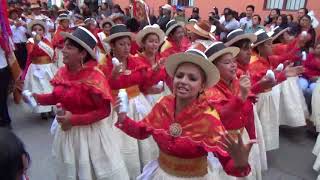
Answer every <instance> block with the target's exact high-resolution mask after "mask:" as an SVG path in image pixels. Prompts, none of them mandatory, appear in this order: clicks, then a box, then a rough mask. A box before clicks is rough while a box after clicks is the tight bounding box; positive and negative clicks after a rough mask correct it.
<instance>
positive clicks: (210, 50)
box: [205, 42, 226, 57]
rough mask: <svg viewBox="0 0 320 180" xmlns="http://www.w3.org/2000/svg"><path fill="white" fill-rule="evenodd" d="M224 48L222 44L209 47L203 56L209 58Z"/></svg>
mask: <svg viewBox="0 0 320 180" xmlns="http://www.w3.org/2000/svg"><path fill="white" fill-rule="evenodd" d="M225 48H226V46H225V45H224V44H223V43H221V42H219V43H216V44H213V45H212V46H211V47H209V48H208V49H207V50H206V51H205V54H206V56H207V57H210V56H212V55H213V54H215V53H216V52H218V51H221V50H223V49H225Z"/></svg>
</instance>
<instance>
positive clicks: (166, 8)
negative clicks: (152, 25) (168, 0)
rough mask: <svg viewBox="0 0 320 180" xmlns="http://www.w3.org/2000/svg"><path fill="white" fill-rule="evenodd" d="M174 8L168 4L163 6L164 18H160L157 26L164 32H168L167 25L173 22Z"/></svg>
mask: <svg viewBox="0 0 320 180" xmlns="http://www.w3.org/2000/svg"><path fill="white" fill-rule="evenodd" d="M171 9H172V7H171V6H170V5H168V4H166V5H164V6H162V16H161V17H159V19H158V21H157V24H158V25H159V26H160V28H161V29H162V30H163V31H166V25H167V23H168V22H169V21H170V20H171Z"/></svg>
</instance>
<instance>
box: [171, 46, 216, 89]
mask: <svg viewBox="0 0 320 180" xmlns="http://www.w3.org/2000/svg"><path fill="white" fill-rule="evenodd" d="M182 63H192V64H195V65H198V66H199V67H200V68H201V69H202V70H203V71H204V73H205V74H206V79H207V81H206V87H207V88H209V87H212V86H214V85H215V84H217V83H218V82H219V80H220V73H219V70H218V68H217V67H216V66H215V65H214V64H213V63H212V62H210V61H208V60H205V59H204V58H203V57H201V56H199V55H195V54H191V53H185V52H182V53H177V54H173V55H171V56H169V57H168V59H167V60H166V62H165V68H166V71H167V73H168V74H169V76H171V77H173V76H174V73H175V72H176V69H177V67H178V66H179V65H180V64H182Z"/></svg>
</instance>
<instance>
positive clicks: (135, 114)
mask: <svg viewBox="0 0 320 180" xmlns="http://www.w3.org/2000/svg"><path fill="white" fill-rule="evenodd" d="M106 41H107V42H108V43H109V44H110V46H111V54H112V56H113V57H111V56H108V57H107V64H106V65H103V66H102V69H103V71H104V73H105V74H106V75H108V76H109V77H107V78H108V80H109V84H110V86H111V89H112V94H113V97H114V98H115V97H117V95H118V92H119V89H126V92H127V93H128V97H129V106H130V111H129V112H128V116H129V117H130V118H132V119H134V120H140V119H142V118H144V117H145V116H146V115H147V114H148V113H149V112H150V110H151V105H150V103H149V102H148V100H147V99H146V97H145V96H144V94H143V93H141V91H144V90H146V89H148V88H150V87H152V86H153V85H154V84H157V83H158V82H159V81H160V80H161V79H163V78H162V77H165V75H166V72H165V70H164V69H163V68H158V70H157V68H156V69H155V68H150V66H148V64H146V63H145V62H144V61H143V60H142V59H141V58H139V57H135V56H132V55H130V48H131V42H132V33H131V32H129V31H128V29H127V27H126V26H125V25H123V24H119V25H115V26H112V28H111V34H110V36H109V37H107V39H106ZM116 61H118V62H116ZM154 69H155V70H154ZM156 70H157V71H156ZM116 119H117V114H116V113H115V112H114V113H112V121H113V122H115V121H116ZM116 131H117V133H118V134H119V136H120V137H119V138H120V139H119V142H120V151H121V153H122V155H123V158H124V160H125V162H126V166H127V168H128V171H129V174H130V178H131V179H135V178H136V177H137V176H138V175H139V174H140V173H141V170H142V169H141V167H143V165H145V164H146V163H147V162H149V161H150V160H152V159H154V158H155V157H156V156H157V154H158V152H157V148H156V144H155V143H154V141H153V139H152V138H149V139H146V140H143V141H138V140H136V139H134V138H131V137H129V136H127V135H126V134H124V133H123V132H121V131H120V130H118V129H116Z"/></svg>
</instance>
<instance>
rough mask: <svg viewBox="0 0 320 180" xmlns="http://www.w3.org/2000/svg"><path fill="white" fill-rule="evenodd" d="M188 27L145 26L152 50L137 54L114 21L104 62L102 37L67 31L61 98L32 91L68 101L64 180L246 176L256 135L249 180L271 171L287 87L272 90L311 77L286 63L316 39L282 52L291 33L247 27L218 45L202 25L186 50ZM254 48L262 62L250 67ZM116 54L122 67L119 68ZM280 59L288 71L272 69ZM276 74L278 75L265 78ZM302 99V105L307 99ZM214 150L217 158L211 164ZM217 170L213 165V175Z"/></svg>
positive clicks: (58, 80) (51, 100)
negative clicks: (276, 46)
mask: <svg viewBox="0 0 320 180" xmlns="http://www.w3.org/2000/svg"><path fill="white" fill-rule="evenodd" d="M39 24H40V23H39ZM39 24H34V25H33V27H32V29H33V28H36V27H37V25H39ZM40 27H41V25H40ZM184 28H185V27H184V25H182V24H180V23H177V22H175V21H170V22H169V23H168V24H167V31H166V33H164V32H163V31H161V30H160V29H159V28H158V27H156V26H147V27H145V28H144V29H143V30H141V31H140V32H139V33H138V34H137V36H136V42H137V43H138V44H139V45H141V46H142V47H143V51H142V52H141V53H139V54H137V55H135V56H133V55H130V47H131V41H132V40H133V39H134V36H133V35H132V34H131V33H130V32H129V31H128V30H127V29H126V26H125V25H114V26H112V28H111V31H110V35H109V36H108V37H107V38H106V39H105V41H106V42H107V43H108V44H109V45H110V47H111V52H110V54H108V56H107V57H106V63H105V64H103V63H102V64H98V63H97V61H96V58H95V57H96V52H95V51H94V48H95V47H96V44H97V42H98V41H97V39H96V37H95V36H94V35H93V34H92V33H91V32H89V31H88V30H87V29H85V28H83V27H79V28H78V29H76V30H75V31H74V32H73V33H72V34H70V33H67V32H62V33H61V35H62V36H63V37H64V38H63V42H64V47H63V49H62V56H63V63H64V64H65V66H64V67H62V68H60V69H59V70H58V72H57V73H56V75H55V76H54V78H53V79H52V80H51V84H52V86H53V87H54V88H53V92H52V93H48V94H43V93H47V92H35V91H33V90H32V89H30V90H31V91H33V92H34V94H33V96H34V97H35V99H36V100H37V102H38V103H39V104H40V105H56V104H57V103H61V104H62V107H63V109H65V110H66V112H65V114H64V115H61V116H57V120H58V122H59V123H60V126H59V128H58V129H57V131H56V132H55V139H54V143H53V156H54V159H55V161H54V162H55V163H56V167H57V168H58V169H57V172H59V173H58V177H59V178H60V179H65V177H74V179H77V178H80V179H82V178H83V179H104V178H106V179H112V178H116V179H123V178H124V179H125V178H128V176H129V177H130V178H131V179H134V178H136V177H137V176H139V174H141V172H142V168H143V166H145V165H147V164H148V165H147V166H146V169H145V170H144V171H143V174H142V175H140V176H139V177H140V178H142V179H143V178H147V179H148V178H150V177H153V179H157V178H159V179H161V178H162V179H167V178H169V177H171V178H173V179H174V178H177V177H179V176H183V177H197V176H202V177H203V179H206V178H209V177H211V174H214V176H215V178H218V177H221V178H222V179H225V178H233V177H231V176H228V175H226V174H232V175H235V176H247V175H249V172H250V166H249V163H248V156H249V152H250V149H251V146H252V143H253V142H254V140H255V139H257V138H258V144H255V145H254V148H253V149H252V150H251V154H250V157H249V159H251V160H249V162H250V164H251V173H250V175H249V176H248V178H252V179H261V170H265V169H266V168H267V165H266V156H265V152H266V150H271V149H275V148H278V146H279V143H278V139H279V137H278V136H279V134H278V132H277V131H278V129H279V125H280V122H279V119H277V118H275V117H274V116H278V114H279V112H280V110H279V106H280V105H279V102H280V100H279V99H281V98H280V96H281V93H280V92H281V88H280V90H278V91H274V90H272V87H275V86H276V85H277V84H280V83H281V82H283V81H285V80H286V78H289V77H295V76H297V75H299V74H301V73H302V72H303V68H302V67H301V66H296V67H293V66H292V65H291V64H289V65H286V63H285V61H287V60H291V61H294V60H296V59H297V58H299V57H296V56H297V55H296V54H297V53H296V52H297V51H299V48H300V46H302V45H303V43H304V42H305V41H306V39H307V37H305V36H301V37H298V38H297V39H296V40H295V41H294V42H292V43H290V44H289V45H288V47H290V49H288V51H287V52H288V53H285V54H284V53H283V54H280V55H274V54H273V51H272V46H271V45H272V41H274V40H275V39H276V38H275V37H276V35H277V37H278V36H280V35H282V34H281V33H283V32H282V31H281V32H274V34H273V35H274V37H271V36H270V35H269V34H267V33H266V32H264V31H259V32H258V33H256V34H245V33H244V32H243V31H242V30H240V29H239V30H235V31H233V32H231V33H230V34H229V35H228V37H227V38H228V42H227V43H225V44H224V43H222V42H214V39H213V37H214V36H212V32H213V31H212V29H214V27H212V26H210V25H209V24H208V23H206V22H199V23H195V24H192V25H189V26H187V27H186V28H187V30H188V31H189V32H192V34H193V41H194V43H193V44H192V50H188V51H186V52H184V50H185V49H184V48H183V47H182V46H179V44H181V40H182V38H184ZM279 33H280V34H279ZM39 34H40V33H39ZM165 35H167V37H168V38H167V40H166V41H165V43H164V45H163V46H162V47H163V48H162V53H160V54H159V53H158V50H159V46H160V44H161V42H163V41H164V37H165ZM34 39H36V38H34ZM191 40H192V38H191ZM43 41H44V40H43V39H42V40H40V41H39V42H37V43H36V45H38V46H41V45H40V42H43ZM210 41H211V43H210ZM251 43H254V46H253V47H254V51H255V52H256V57H257V58H256V60H255V61H254V62H253V63H251V64H250V58H251ZM291 46H292V47H291ZM40 49H41V48H40ZM41 50H42V51H43V49H41ZM114 58H116V59H118V61H120V64H119V65H117V64H113V63H112V62H113V59H114ZM281 63H283V66H285V67H284V68H283V70H281V69H277V70H275V71H274V72H273V71H272V70H273V69H276V67H277V66H278V65H279V64H281ZM268 70H271V71H272V72H273V76H271V77H270V75H268V74H267V75H266V72H267V71H268ZM28 71H29V70H28ZM27 74H28V73H27ZM34 74H37V73H34ZM269 74H270V73H269ZM40 79H41V78H40ZM159 82H162V83H159ZM280 85H281V84H280ZM120 89H126V92H127V93H128V97H129V105H128V106H129V110H128V112H127V113H118V112H117V111H118V106H119V102H118V101H117V98H116V97H117V94H118V92H119V90H120ZM274 89H276V88H274ZM170 91H172V94H173V95H170V94H171V92H170ZM277 92H279V94H277ZM292 93H295V92H292ZM166 95H169V96H166ZM286 95H287V93H286ZM292 95H293V96H295V95H296V94H291V97H292ZM163 96H165V97H164V98H162V97H163ZM256 96H259V98H258V100H257V99H256ZM297 97H299V99H298V100H299V101H300V102H299V103H298V104H301V103H302V101H301V99H302V96H300V94H299V96H297ZM300 97H301V99H300ZM277 98H278V101H279V102H276V100H277ZM160 99H161V100H160ZM158 100H160V101H158ZM254 104H255V106H256V107H257V110H255V108H254ZM283 105H286V104H285V103H284V104H283ZM288 105H289V104H287V106H288ZM290 105H291V104H290ZM271 116H273V117H271ZM131 119H133V121H132V120H131ZM137 121H138V122H137ZM303 121H304V120H303ZM114 124H116V126H117V127H116V126H114ZM299 125H300V124H299ZM225 129H226V130H227V131H228V132H229V133H225V132H226V130H225ZM124 132H125V133H126V134H125V133H124ZM127 134H128V135H129V136H128V135H127ZM150 135H152V136H153V139H152V138H150ZM137 139H144V140H137ZM242 139H243V141H244V142H245V143H243V141H242ZM263 142H265V144H264V143H263ZM246 143H248V144H246ZM157 145H158V146H157ZM119 152H121V153H119ZM208 152H213V153H212V154H211V153H210V154H209V157H208V160H207V153H208ZM157 158H158V161H152V162H151V163H150V161H151V160H154V159H157ZM186 159H187V160H186ZM217 159H218V160H219V161H220V162H219V161H217ZM79 162H81V163H79ZM208 162H210V163H208ZM218 162H219V163H218ZM188 163H189V164H188ZM208 164H209V165H210V167H212V168H210V169H207V167H208ZM220 164H221V165H222V166H221V165H220ZM159 167H160V168H159ZM188 167H197V168H196V170H195V171H192V170H190V168H189V169H186V168H188ZM192 169H193V168H192ZM224 172H226V174H224ZM79 176H81V177H79ZM209 179H210V178H209Z"/></svg>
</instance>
